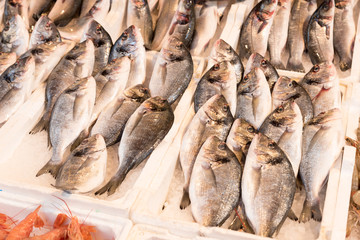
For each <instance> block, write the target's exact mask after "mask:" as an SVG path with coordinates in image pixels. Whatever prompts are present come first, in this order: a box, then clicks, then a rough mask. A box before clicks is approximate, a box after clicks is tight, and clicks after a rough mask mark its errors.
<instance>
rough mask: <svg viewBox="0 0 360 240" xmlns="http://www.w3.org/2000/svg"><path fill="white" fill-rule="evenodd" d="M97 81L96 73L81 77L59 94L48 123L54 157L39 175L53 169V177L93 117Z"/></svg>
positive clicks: (37, 175) (51, 172) (50, 171)
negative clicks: (92, 75)
mask: <svg viewBox="0 0 360 240" xmlns="http://www.w3.org/2000/svg"><path fill="white" fill-rule="evenodd" d="M95 94H96V83H95V79H94V78H93V77H91V76H90V77H86V78H81V79H78V80H77V81H75V82H74V83H73V84H72V85H71V86H70V87H68V88H66V89H65V90H64V91H63V92H62V93H61V94H60V96H59V97H58V98H57V100H56V103H55V105H54V107H53V110H52V113H51V118H50V123H49V139H50V142H51V146H52V147H53V152H52V156H51V159H50V160H49V161H48V162H47V163H46V164H45V165H44V166H43V167H42V168H41V169H40V170H39V172H38V173H37V174H36V177H39V176H40V175H42V174H45V173H50V174H51V175H52V176H53V177H54V178H56V176H57V175H58V172H59V169H60V167H61V166H62V164H63V163H64V161H65V160H66V159H64V154H65V151H66V149H67V148H69V147H70V146H71V144H72V143H73V142H74V141H75V140H76V138H77V137H78V136H79V135H80V133H81V132H82V131H83V129H85V128H86V126H87V124H88V123H89V121H90V116H91V112H92V109H93V106H94V102H95Z"/></svg>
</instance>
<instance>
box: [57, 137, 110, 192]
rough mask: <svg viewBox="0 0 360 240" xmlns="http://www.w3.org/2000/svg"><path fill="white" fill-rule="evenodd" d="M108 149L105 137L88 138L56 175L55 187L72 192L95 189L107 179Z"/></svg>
mask: <svg viewBox="0 0 360 240" xmlns="http://www.w3.org/2000/svg"><path fill="white" fill-rule="evenodd" d="M106 162H107V150H106V145H105V141H104V138H103V137H102V136H101V135H100V134H96V135H94V136H91V137H89V138H86V139H85V140H84V141H82V143H81V144H80V145H79V146H78V147H77V148H76V149H75V150H74V151H73V152H72V153H71V155H70V156H69V157H68V158H67V159H66V161H65V162H64V164H63V165H62V166H61V168H60V170H59V173H58V174H57V176H56V182H55V187H56V188H59V189H62V190H64V191H66V192H71V193H86V192H90V191H92V190H94V189H95V188H96V187H97V186H99V185H100V184H101V183H102V182H103V181H104V179H105V172H106Z"/></svg>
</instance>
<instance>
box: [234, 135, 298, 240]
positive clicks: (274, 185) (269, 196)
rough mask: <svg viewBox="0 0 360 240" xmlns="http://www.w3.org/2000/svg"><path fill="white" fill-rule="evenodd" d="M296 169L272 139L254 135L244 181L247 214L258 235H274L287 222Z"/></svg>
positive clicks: (243, 196) (242, 192) (243, 189)
mask: <svg viewBox="0 0 360 240" xmlns="http://www.w3.org/2000/svg"><path fill="white" fill-rule="evenodd" d="M295 191H296V183H295V176H294V171H293V169H292V166H291V163H290V162H289V160H288V158H287V157H286V155H285V153H284V152H283V151H282V150H281V149H280V148H279V146H278V145H277V144H276V143H275V142H274V141H273V140H271V139H270V138H268V137H266V136H265V135H263V134H261V133H259V134H257V135H255V137H254V139H253V141H252V143H251V145H250V148H249V152H248V155H247V157H246V162H245V168H244V172H243V177H242V182H241V196H242V200H243V202H244V206H245V212H246V216H247V217H248V221H249V223H250V225H251V227H252V229H253V230H254V232H255V234H256V235H260V236H263V237H271V236H273V234H274V233H275V231H277V230H278V229H279V228H280V227H281V225H282V223H283V222H284V221H285V219H286V217H287V215H288V212H289V210H290V208H291V205H292V203H293V200H294V195H295Z"/></svg>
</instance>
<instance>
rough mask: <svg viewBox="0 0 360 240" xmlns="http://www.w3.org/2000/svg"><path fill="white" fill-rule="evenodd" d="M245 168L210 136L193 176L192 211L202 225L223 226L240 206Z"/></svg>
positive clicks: (197, 158) (217, 139) (191, 183)
mask: <svg viewBox="0 0 360 240" xmlns="http://www.w3.org/2000/svg"><path fill="white" fill-rule="evenodd" d="M241 174H242V168H241V166H240V164H239V161H238V160H237V158H236V156H235V155H234V153H233V152H231V150H230V149H229V148H228V147H227V146H226V144H225V143H224V142H222V141H221V140H220V139H219V138H218V137H216V136H211V137H209V138H208V139H207V140H206V141H205V142H204V144H203V145H202V147H201V149H200V151H199V154H198V155H197V157H196V160H195V163H194V168H193V171H192V173H191V180H190V186H189V196H190V200H191V212H192V215H193V217H194V219H195V221H196V222H198V223H199V224H201V225H203V226H221V225H222V224H223V223H224V222H225V220H226V219H227V218H228V217H229V215H230V214H231V212H232V211H233V210H234V208H235V207H236V206H237V204H238V202H239V197H240V182H241Z"/></svg>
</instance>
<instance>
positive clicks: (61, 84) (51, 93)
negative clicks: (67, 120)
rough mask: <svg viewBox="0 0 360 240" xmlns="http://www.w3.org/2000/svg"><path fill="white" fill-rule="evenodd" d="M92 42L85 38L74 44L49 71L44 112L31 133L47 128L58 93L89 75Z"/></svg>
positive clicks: (91, 60)
mask: <svg viewBox="0 0 360 240" xmlns="http://www.w3.org/2000/svg"><path fill="white" fill-rule="evenodd" d="M93 66H94V44H93V43H92V41H91V40H86V41H84V42H82V43H78V44H76V45H75V46H74V47H73V48H72V49H71V50H70V51H69V52H68V53H67V54H66V55H65V56H64V57H63V58H62V59H61V60H60V62H59V63H58V65H56V67H55V68H54V69H53V71H52V72H51V73H50V75H49V77H48V79H47V84H46V89H45V113H44V115H43V117H42V118H41V120H40V121H39V123H38V124H37V125H36V126H35V127H34V129H33V130H32V132H31V133H37V132H39V131H42V130H44V129H45V130H48V129H49V122H50V116H51V112H52V110H53V107H54V104H55V102H56V100H57V99H58V97H59V95H60V94H61V93H62V92H63V91H64V90H65V89H66V88H68V87H69V86H71V85H72V84H73V83H74V82H75V81H76V80H77V79H78V78H84V77H88V76H91V73H92V71H93Z"/></svg>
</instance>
